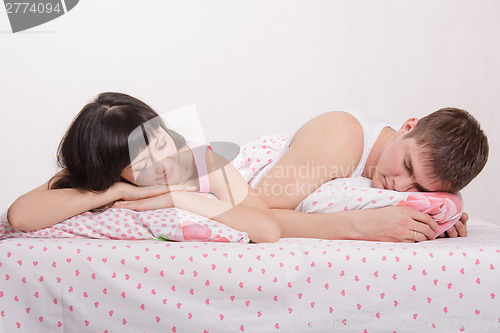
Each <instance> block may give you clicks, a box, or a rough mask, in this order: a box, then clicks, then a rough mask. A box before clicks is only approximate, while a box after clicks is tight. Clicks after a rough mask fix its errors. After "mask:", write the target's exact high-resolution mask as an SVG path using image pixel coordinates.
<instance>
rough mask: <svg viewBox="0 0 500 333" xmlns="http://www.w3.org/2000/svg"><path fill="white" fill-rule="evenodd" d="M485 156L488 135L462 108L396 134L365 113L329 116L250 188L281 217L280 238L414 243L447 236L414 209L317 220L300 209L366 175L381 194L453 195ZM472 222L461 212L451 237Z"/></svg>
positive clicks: (311, 125) (292, 143)
mask: <svg viewBox="0 0 500 333" xmlns="http://www.w3.org/2000/svg"><path fill="white" fill-rule="evenodd" d="M487 158H488V141H487V138H486V135H485V134H484V133H483V131H482V130H481V127H480V125H479V123H478V122H477V121H476V120H475V119H474V118H473V117H472V116H471V115H470V114H469V113H468V112H466V111H464V110H460V109H456V108H444V109H440V110H438V111H436V112H433V113H432V114H430V115H428V116H426V117H424V118H421V119H416V118H411V119H408V120H407V121H406V122H405V123H404V124H403V125H402V126H401V128H399V130H395V129H393V128H391V127H389V125H388V124H386V123H384V122H382V121H379V120H377V119H374V118H371V117H368V116H367V115H363V114H356V113H346V112H329V113H324V114H321V115H319V116H317V117H315V118H313V119H311V120H310V121H308V122H307V123H306V124H304V125H303V126H302V127H300V128H299V130H298V131H296V132H295V133H294V135H292V136H290V138H289V140H288V142H287V143H286V145H285V148H284V149H283V151H282V152H281V153H280V156H279V157H278V158H276V159H275V160H274V161H273V162H272V163H269V164H268V165H267V166H266V167H265V168H262V169H261V170H258V172H257V173H256V174H255V176H254V177H253V179H251V180H250V184H251V185H252V187H255V188H256V189H257V191H258V192H259V193H260V195H261V197H262V198H263V199H264V201H265V202H266V203H267V205H268V206H269V207H270V208H271V209H272V212H273V213H274V214H275V216H276V217H277V218H278V221H279V223H280V226H281V230H282V231H281V232H282V234H281V236H282V237H310V238H326V239H357V240H372V241H397V242H417V241H423V240H429V239H434V238H436V237H443V236H445V234H438V232H437V230H439V229H438V225H437V223H436V221H434V219H432V218H431V217H430V216H429V215H427V214H425V213H423V212H420V211H417V210H415V209H412V208H410V207H406V206H388V207H383V208H375V209H366V210H353V211H342V212H336V213H319V214H307V213H304V212H300V211H296V210H295V208H296V207H297V206H298V205H299V204H300V203H301V202H302V201H303V200H304V199H305V198H306V197H307V196H309V195H310V194H311V193H313V192H314V191H315V190H317V189H318V188H319V187H320V186H321V185H322V184H324V183H326V182H328V181H330V180H332V179H337V178H345V177H360V176H362V177H366V178H368V179H371V181H372V186H373V187H376V188H379V189H386V190H394V191H400V192H452V193H455V192H458V191H459V190H461V189H462V188H463V187H465V186H466V185H467V184H468V183H469V182H470V181H471V180H472V179H473V178H475V177H476V176H477V175H478V174H479V172H480V171H481V170H482V169H483V167H484V166H485V164H486V161H487ZM297 170H300V173H299V176H297ZM280 189H281V190H280ZM467 219H468V216H467V214H465V213H464V214H463V215H462V217H461V218H460V220H459V221H458V222H457V223H456V224H455V225H454V227H452V228H450V229H448V230H447V232H446V234H447V236H449V237H457V236H466V235H467V229H466V222H467Z"/></svg>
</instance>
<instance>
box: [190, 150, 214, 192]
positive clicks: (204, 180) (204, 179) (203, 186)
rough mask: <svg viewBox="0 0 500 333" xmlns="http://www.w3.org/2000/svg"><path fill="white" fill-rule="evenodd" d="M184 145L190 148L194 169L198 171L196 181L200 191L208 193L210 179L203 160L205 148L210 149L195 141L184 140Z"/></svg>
mask: <svg viewBox="0 0 500 333" xmlns="http://www.w3.org/2000/svg"><path fill="white" fill-rule="evenodd" d="M186 146H187V147H188V148H189V149H191V152H192V153H193V158H194V164H195V165H196V171H198V182H199V184H200V192H201V193H209V189H210V181H209V179H208V172H207V163H206V160H205V155H206V153H207V148H209V149H210V147H209V146H207V145H206V144H201V143H196V142H186Z"/></svg>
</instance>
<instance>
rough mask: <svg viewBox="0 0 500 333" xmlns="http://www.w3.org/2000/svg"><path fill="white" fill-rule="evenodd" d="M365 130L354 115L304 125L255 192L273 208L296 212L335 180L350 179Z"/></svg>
mask: <svg viewBox="0 0 500 333" xmlns="http://www.w3.org/2000/svg"><path fill="white" fill-rule="evenodd" d="M362 152H363V130H362V128H361V125H360V124H359V122H358V121H357V120H356V118H354V117H353V116H352V115H350V114H348V113H345V112H328V113H324V114H322V115H319V116H317V117H315V118H313V119H311V120H310V121H308V122H307V123H306V124H304V126H302V127H301V128H300V129H299V130H298V131H297V133H296V134H295V136H294V137H293V139H292V141H291V144H290V148H289V149H288V150H287V151H286V153H285V154H284V155H283V156H282V157H281V159H280V160H279V161H278V162H277V163H276V165H275V166H274V167H273V168H272V169H271V170H270V171H269V172H268V173H267V174H266V176H265V177H264V178H263V179H262V181H261V182H260V184H259V185H258V186H257V188H256V190H257V192H258V193H259V194H260V196H261V198H262V199H263V200H264V202H265V203H266V204H267V205H268V206H269V207H270V208H287V209H295V207H297V205H298V204H299V203H300V202H301V201H302V200H304V199H305V198H306V197H307V196H308V195H309V194H311V193H313V192H314V191H315V190H316V189H317V188H318V187H320V186H321V185H322V184H324V183H326V182H327V181H330V180H331V179H333V178H339V177H348V176H350V175H351V174H352V172H353V171H354V169H355V168H356V166H357V164H358V163H359V161H360V159H361V154H362Z"/></svg>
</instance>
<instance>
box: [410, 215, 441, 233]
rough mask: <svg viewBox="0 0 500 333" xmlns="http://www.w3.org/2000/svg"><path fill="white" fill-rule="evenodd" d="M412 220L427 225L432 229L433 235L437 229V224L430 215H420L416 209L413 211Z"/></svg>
mask: <svg viewBox="0 0 500 333" xmlns="http://www.w3.org/2000/svg"><path fill="white" fill-rule="evenodd" d="M412 218H413V219H414V220H415V221H417V222H420V223H423V224H426V225H428V226H429V227H430V228H431V229H432V231H434V233H435V232H436V231H437V229H438V227H439V225H438V223H437V222H436V221H435V220H434V219H433V218H432V217H431V216H430V215H428V214H425V213H422V212H420V211H418V210H416V209H414V214H413V215H412ZM432 239H434V237H432Z"/></svg>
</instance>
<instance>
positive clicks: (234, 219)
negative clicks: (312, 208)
mask: <svg viewBox="0 0 500 333" xmlns="http://www.w3.org/2000/svg"><path fill="white" fill-rule="evenodd" d="M209 154H211V155H212V158H213V162H214V163H213V165H214V166H216V167H214V168H212V160H210V156H209ZM207 162H208V164H209V168H208V170H213V169H215V171H213V172H210V173H209V179H210V192H212V193H213V194H215V196H217V198H218V199H219V200H215V199H212V198H207V197H205V196H202V195H199V194H196V193H190V192H185V191H179V192H172V193H166V194H164V195H160V196H157V197H154V198H147V199H143V200H137V201H129V202H125V201H118V202H116V203H115V205H114V206H113V207H117V208H126V209H133V210H138V211H142V210H151V209H158V208H166V207H176V208H180V209H184V210H187V211H190V212H193V213H195V214H198V215H201V216H205V217H207V218H211V219H213V220H216V221H218V222H221V223H224V224H225V225H227V226H229V227H231V228H234V229H236V230H240V231H244V232H246V233H248V237H249V238H250V239H251V240H252V241H253V242H256V243H264V242H266V243H267V242H276V241H277V240H278V239H279V238H280V234H281V232H280V228H279V225H278V221H277V220H276V217H275V216H274V215H273V214H272V212H271V211H270V209H269V208H268V207H267V206H266V204H265V203H264V201H263V200H262V199H261V198H260V197H259V195H258V194H257V193H256V192H255V191H254V190H253V189H252V188H251V187H250V186H249V185H248V184H247V182H246V181H245V180H244V179H243V177H242V176H241V175H240V174H239V172H238V171H237V170H236V169H235V168H234V167H233V166H232V165H231V164H227V163H228V162H227V161H226V160H224V159H223V157H221V156H219V155H217V154H215V153H212V152H210V151H209V153H207ZM224 165H225V166H224ZM223 170H224V171H223ZM224 173H225V174H224ZM226 180H227V181H226Z"/></svg>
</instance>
